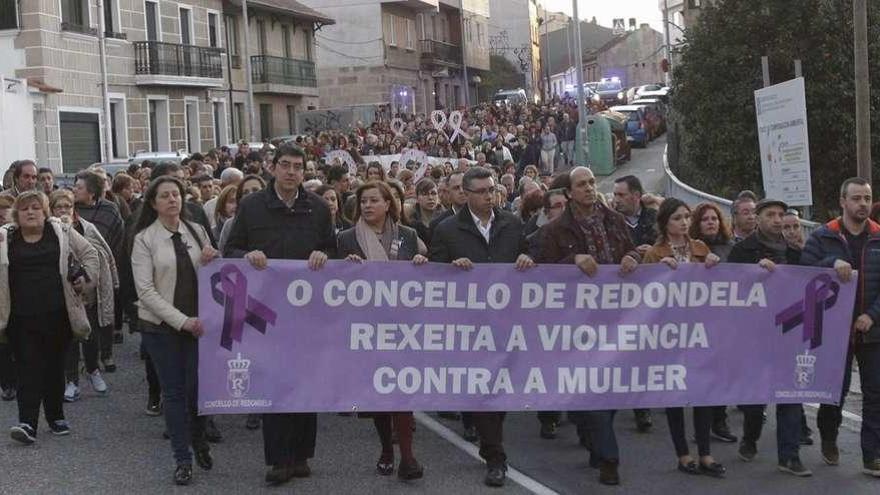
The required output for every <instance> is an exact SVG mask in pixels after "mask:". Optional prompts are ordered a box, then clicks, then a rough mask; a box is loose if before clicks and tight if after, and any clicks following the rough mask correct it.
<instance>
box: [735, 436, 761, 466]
mask: <svg viewBox="0 0 880 495" xmlns="http://www.w3.org/2000/svg"><path fill="white" fill-rule="evenodd" d="M738 455H739V458H740V459H742V460H743V461H744V462H752V461H753V460H755V456H756V455H758V446H757V445H755V442H750V441H748V440H743V441H742V442H740V443H739V452H738Z"/></svg>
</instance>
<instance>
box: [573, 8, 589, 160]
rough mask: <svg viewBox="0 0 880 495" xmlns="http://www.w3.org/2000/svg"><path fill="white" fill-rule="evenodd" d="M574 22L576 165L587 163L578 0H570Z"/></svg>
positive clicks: (585, 113) (585, 114)
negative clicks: (576, 111)
mask: <svg viewBox="0 0 880 495" xmlns="http://www.w3.org/2000/svg"><path fill="white" fill-rule="evenodd" d="M571 10H572V16H573V17H574V19H572V22H574V39H575V41H574V46H575V48H576V49H575V51H574V52H575V57H574V63H575V67H576V69H575V77H574V80H575V84H576V85H577V88H576V89H577V104H578V125H577V135H576V137H575V160H576V162H577V164H578V165H586V164H587V150H586V145H587V110H586V108H584V57H583V50H582V48H581V21H580V17H579V16H578V0H571Z"/></svg>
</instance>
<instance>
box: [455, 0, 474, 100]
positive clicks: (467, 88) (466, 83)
mask: <svg viewBox="0 0 880 495" xmlns="http://www.w3.org/2000/svg"><path fill="white" fill-rule="evenodd" d="M458 10H459V15H458V17H459V18H460V19H461V77H462V79H464V106H465V107H466V108H470V106H471V89H470V86H469V85H470V82H469V81H468V72H467V64H468V60H467V50H466V49H465V47H464V42H465V38H466V36H465V35H464V0H458Z"/></svg>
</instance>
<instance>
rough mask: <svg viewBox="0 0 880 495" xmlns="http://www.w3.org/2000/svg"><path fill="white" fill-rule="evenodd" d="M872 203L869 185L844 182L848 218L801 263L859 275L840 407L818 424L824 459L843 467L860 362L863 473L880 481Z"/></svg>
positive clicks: (878, 274) (877, 230)
mask: <svg viewBox="0 0 880 495" xmlns="http://www.w3.org/2000/svg"><path fill="white" fill-rule="evenodd" d="M871 204H872V195H871V184H870V183H869V182H868V181H866V180H864V179H860V178H851V179H847V180H845V181H844V182H843V185H842V186H840V207H841V209H842V210H843V215H842V216H841V217H839V218H835V219H834V220H832V221H830V222H828V223H827V224H825V225H823V226H821V227H819V228H818V229H816V231H815V232H813V234H812V235H811V236H810V238H809V239H808V240H807V245H806V246H805V247H804V251H803V253H802V254H801V264H804V265H810V266H821V267H825V268H834V269H835V270H836V271H837V274H838V276H839V277H840V280H841V282H844V283H846V282H849V281H850V280H851V279H852V274H853V271H854V270H856V271H858V273H859V276H858V284H859V290H858V291H856V302H855V305H854V308H853V315H852V327H851V332H852V339H851V341H850V346H849V351H848V352H847V356H846V366H845V367H844V374H843V392H842V395H841V396H840V403H839V404H837V405H834V404H822V405H821V406H819V414H818V416H817V417H816V424H817V425H818V426H819V433H820V434H821V436H822V459H823V460H824V461H825V463H826V464H828V465H829V466H836V465H837V464H838V463H839V462H840V451H839V450H838V448H837V432H838V429H839V428H840V424H841V422H842V421H843V412H842V411H843V402H844V400H845V399H846V395H847V393H848V392H849V387H850V381H851V380H852V361H853V358H855V359H857V360H858V362H859V378H860V380H859V381H860V384H861V390H862V431H861V447H862V463H863V464H862V466H863V467H862V472H863V473H865V474H868V475H871V476H876V477H880V225H878V224H877V223H876V222H874V221H873V220H871V219H870V217H869V216H870V212H871Z"/></svg>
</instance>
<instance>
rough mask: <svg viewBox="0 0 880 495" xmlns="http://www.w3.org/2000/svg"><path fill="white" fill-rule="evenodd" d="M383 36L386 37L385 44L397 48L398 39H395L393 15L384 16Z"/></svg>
mask: <svg viewBox="0 0 880 495" xmlns="http://www.w3.org/2000/svg"><path fill="white" fill-rule="evenodd" d="M382 34H383V35H384V36H385V44H386V45H388V46H397V39H396V38H395V37H394V16H393V15H391V14H382Z"/></svg>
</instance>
